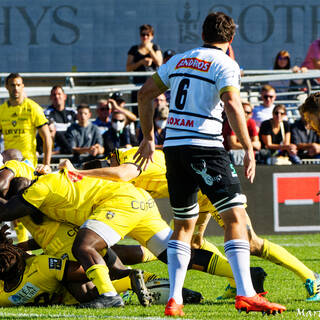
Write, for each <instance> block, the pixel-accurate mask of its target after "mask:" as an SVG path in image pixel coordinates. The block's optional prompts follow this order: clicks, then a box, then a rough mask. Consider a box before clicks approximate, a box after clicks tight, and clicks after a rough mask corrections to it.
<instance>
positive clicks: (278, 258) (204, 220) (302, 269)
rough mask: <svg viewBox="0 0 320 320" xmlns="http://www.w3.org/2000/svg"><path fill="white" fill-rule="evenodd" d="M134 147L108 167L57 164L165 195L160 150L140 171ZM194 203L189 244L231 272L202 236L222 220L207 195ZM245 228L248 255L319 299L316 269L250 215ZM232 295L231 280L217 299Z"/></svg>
mask: <svg viewBox="0 0 320 320" xmlns="http://www.w3.org/2000/svg"><path fill="white" fill-rule="evenodd" d="M319 97H320V94H319ZM319 101H320V98H319ZM319 109H320V103H319ZM319 123H320V121H319ZM319 130H320V125H319ZM137 149H138V148H137V147H135V148H131V149H117V150H115V152H113V153H112V154H111V155H110V156H109V158H110V167H109V168H108V167H104V168H97V169H90V170H76V169H75V168H74V167H73V166H72V163H71V162H70V161H69V160H65V161H64V162H62V163H61V164H60V167H66V168H68V169H69V170H71V171H75V172H77V173H81V174H82V175H84V176H89V177H96V178H101V179H112V180H116V181H118V180H123V181H130V182H132V183H133V184H134V185H135V186H137V187H140V188H143V189H145V190H147V191H148V192H150V194H151V195H152V196H153V198H167V197H168V196H169V194H168V186H167V180H166V166H165V159H164V154H163V152H162V151H161V150H156V151H155V153H154V155H153V162H152V163H149V165H148V167H147V169H146V170H144V171H142V170H141V168H140V167H138V166H137V165H136V164H135V161H134V159H133V156H134V154H135V153H136V151H137ZM96 164H98V165H99V162H96ZM198 202H199V206H200V211H199V218H198V221H197V225H196V228H195V234H194V235H193V238H192V247H193V248H202V249H205V250H209V251H212V252H214V253H215V254H216V256H215V259H214V260H213V261H214V264H213V263H212V266H211V267H212V268H216V269H218V270H217V272H219V269H220V268H221V269H223V270H229V271H230V273H231V274H232V272H231V267H230V265H229V264H228V261H227V259H226V258H225V257H224V256H223V255H222V253H221V252H220V251H219V250H218V248H216V247H215V246H214V245H213V244H211V243H209V242H208V241H206V240H205V238H204V232H205V229H206V227H207V224H208V222H209V219H210V216H212V217H213V218H214V219H215V220H216V222H217V223H218V224H219V225H220V226H221V227H223V221H222V219H221V217H220V215H219V213H218V212H217V211H216V209H215V208H214V207H213V206H212V204H211V202H210V201H209V200H208V198H207V197H206V196H205V195H203V194H201V193H200V192H199V193H198ZM247 230H248V233H249V241H250V254H251V255H254V256H257V257H260V258H262V259H265V260H268V261H270V262H272V263H276V264H277V265H280V266H282V267H285V268H286V269H288V270H290V271H292V272H294V273H295V274H296V275H297V276H298V277H300V279H301V280H302V281H303V283H304V286H305V288H306V290H307V295H308V298H307V301H320V278H319V275H318V274H317V273H316V272H313V271H312V270H310V269H309V268H308V267H307V266H306V265H304V264H303V263H302V262H301V261H300V260H299V259H297V258H296V257H295V256H293V255H292V254H291V253H290V252H288V251H287V250H286V249H285V248H283V247H281V246H279V245H277V244H275V243H273V242H271V241H269V240H267V239H262V238H260V237H259V236H258V235H257V234H256V233H255V232H254V229H253V227H252V224H251V220H250V217H249V216H248V215H247ZM132 249H133V248H132ZM119 250H120V249H119ZM119 250H116V252H117V254H118V255H119V256H120V259H122V258H123V256H124V255H123V254H122V253H121V252H120V251H119ZM137 250H138V251H139V250H140V249H138V248H137ZM129 253H132V255H133V258H134V257H138V255H137V253H136V252H134V251H132V250H130V251H129ZM128 258H129V257H128ZM213 261H212V262H213ZM131 262H132V263H133V264H135V263H138V262H137V260H132V261H131ZM139 262H141V261H139ZM235 295H236V289H235V284H234V282H232V281H231V284H229V285H228V286H227V288H226V290H225V292H224V294H223V295H222V296H221V297H219V298H220V299H226V298H234V297H235Z"/></svg>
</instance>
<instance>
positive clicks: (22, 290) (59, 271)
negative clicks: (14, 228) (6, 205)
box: [0, 226, 94, 307]
mask: <svg viewBox="0 0 320 320" xmlns="http://www.w3.org/2000/svg"><path fill="white" fill-rule="evenodd" d="M8 228H9V227H8V226H3V227H2V228H1V230H0V280H1V281H0V306H1V307H9V306H21V305H48V304H52V303H57V302H59V298H60V295H61V294H63V292H64V290H65V288H64V286H63V284H62V283H64V284H66V285H67V283H72V282H77V283H83V284H85V283H86V282H88V279H87V277H86V274H85V272H84V270H83V268H82V267H81V266H80V264H79V263H77V262H74V261H68V260H61V259H58V258H55V257H52V256H47V255H40V256H31V255H29V254H27V253H26V252H24V251H23V250H21V249H19V248H18V247H16V246H14V245H13V244H12V240H11V239H7V237H6V231H7V229H8ZM92 291H93V292H94V290H92ZM90 296H91V292H89V291H88V292H87V296H86V297H84V298H85V299H88V298H89V299H90ZM74 303H77V301H76V300H74Z"/></svg>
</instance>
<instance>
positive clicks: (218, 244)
mask: <svg viewBox="0 0 320 320" xmlns="http://www.w3.org/2000/svg"><path fill="white" fill-rule="evenodd" d="M269 241H272V242H274V243H276V244H278V245H279V246H282V247H319V246H320V243H319V242H312V243H281V241H277V240H269ZM215 245H216V246H221V247H223V246H224V243H215Z"/></svg>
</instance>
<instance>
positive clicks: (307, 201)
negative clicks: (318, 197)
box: [284, 199, 314, 206]
mask: <svg viewBox="0 0 320 320" xmlns="http://www.w3.org/2000/svg"><path fill="white" fill-rule="evenodd" d="M313 203H314V202H313V200H312V199H297V200H284V204H285V205H286V206H302V205H306V204H310V205H311V204H313Z"/></svg>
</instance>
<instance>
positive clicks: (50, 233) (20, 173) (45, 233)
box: [0, 150, 152, 306]
mask: <svg viewBox="0 0 320 320" xmlns="http://www.w3.org/2000/svg"><path fill="white" fill-rule="evenodd" d="M8 153H10V156H11V158H12V156H13V155H15V157H16V158H18V157H17V155H19V153H17V150H10V151H6V154H5V157H4V158H5V159H8ZM15 177H17V178H19V177H24V178H27V179H29V180H34V179H35V178H36V172H35V170H34V168H33V167H32V165H31V164H30V163H29V162H27V161H16V160H9V161H7V162H6V163H5V164H4V165H3V166H2V167H0V191H3V193H2V194H1V196H2V197H3V196H8V193H9V192H8V189H9V187H10V188H11V187H12V183H11V184H10V182H12V181H15V180H16V179H15V180H13V179H14V178H15ZM11 193H12V192H11ZM19 220H20V221H21V222H23V224H24V225H25V226H26V227H27V229H28V230H29V232H30V233H31V235H32V236H33V239H30V241H28V242H27V243H22V244H21V246H20V247H21V248H23V249H24V250H35V249H38V248H39V246H40V247H41V248H42V249H43V250H44V252H45V254H47V255H50V256H55V257H58V258H63V259H68V260H74V261H75V260H76V259H75V258H74V256H73V255H72V252H71V249H72V245H73V242H74V239H75V236H76V234H77V232H78V227H77V226H75V225H72V224H69V223H61V222H57V221H54V220H52V219H49V218H48V217H46V216H44V217H43V222H42V223H41V224H40V225H38V224H36V223H35V222H34V221H33V219H32V217H30V216H25V217H21V218H20V219H19ZM104 259H105V260H106V262H107V263H108V266H109V267H111V268H112V270H111V271H112V275H113V279H120V278H121V280H115V281H114V282H113V284H114V286H115V288H116V290H117V292H122V291H125V290H127V289H131V290H133V291H134V292H135V293H136V294H137V296H138V299H139V301H140V303H141V304H142V305H143V306H146V305H148V304H150V303H151V301H152V297H150V294H149V292H148V290H147V288H146V286H145V283H144V279H143V277H144V273H143V272H142V271H141V270H138V269H134V270H131V269H128V268H126V267H124V266H123V264H122V263H121V261H120V260H119V258H118V257H117V256H116V255H115V254H114V253H113V252H112V250H108V254H107V255H106V256H105V257H104ZM148 276H150V274H149V273H146V274H145V277H148ZM77 289H78V288H75V289H74V291H73V293H77Z"/></svg>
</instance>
